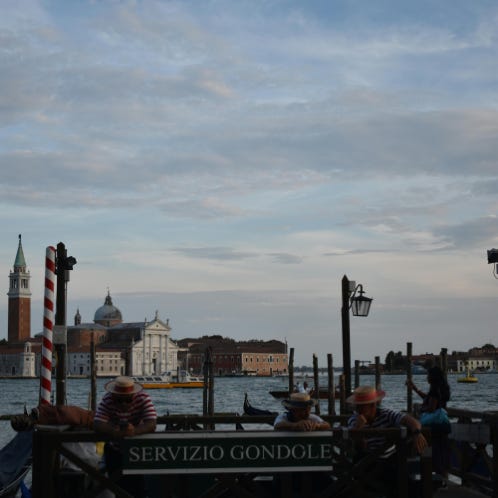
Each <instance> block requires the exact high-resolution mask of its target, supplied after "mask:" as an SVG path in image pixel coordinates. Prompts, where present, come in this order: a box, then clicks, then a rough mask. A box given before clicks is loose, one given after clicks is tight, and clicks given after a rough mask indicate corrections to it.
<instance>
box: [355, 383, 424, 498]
mask: <svg viewBox="0 0 498 498" xmlns="http://www.w3.org/2000/svg"><path fill="white" fill-rule="evenodd" d="M385 395H386V393H385V392H384V391H382V390H380V389H376V388H374V387H372V386H359V387H357V388H356V389H355V390H354V391H353V394H352V395H351V396H349V397H348V398H347V399H346V401H347V402H348V403H350V404H352V405H354V409H355V411H354V413H353V415H352V416H351V417H350V418H349V420H348V427H349V428H350V429H385V428H390V427H401V426H405V427H407V428H408V430H409V432H410V434H411V435H412V438H413V446H414V448H415V450H416V451H417V452H418V453H419V454H420V453H422V452H423V451H424V449H425V448H426V447H427V441H426V439H425V437H424V435H423V434H422V433H421V432H420V430H421V428H422V427H421V425H420V422H419V421H418V420H417V419H416V418H414V417H411V416H410V415H407V414H405V413H401V412H397V411H394V410H391V409H389V408H384V407H380V406H378V405H379V402H380V401H381V400H382V399H384V396H385ZM385 446H386V440H385V439H384V438H383V437H368V438H365V439H364V440H363V441H361V443H360V447H359V448H358V450H359V451H358V453H357V455H356V457H355V460H356V461H360V460H362V459H363V458H364V457H366V456H367V454H368V453H371V452H374V451H375V450H377V451H378V452H379V455H377V458H376V459H375V461H374V462H370V463H369V464H368V469H369V472H370V476H377V477H376V478H372V477H371V478H370V480H369V482H366V483H365V485H366V486H367V487H368V486H372V489H374V490H375V491H379V489H378V488H379V487H380V488H382V491H383V494H384V495H385V496H386V497H389V498H396V496H397V488H396V486H392V479H393V476H395V475H396V473H397V467H398V455H397V453H396V451H395V449H396V448H395V446H394V445H391V446H390V447H388V448H384V447H385ZM388 483H389V484H388Z"/></svg>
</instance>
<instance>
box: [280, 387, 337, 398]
mask: <svg viewBox="0 0 498 498" xmlns="http://www.w3.org/2000/svg"><path fill="white" fill-rule="evenodd" d="M270 394H271V395H272V396H273V397H274V398H278V399H283V398H288V397H289V391H270ZM310 396H311V397H312V398H314V397H315V393H314V392H313V391H311V392H310ZM339 396H340V392H339V391H338V390H337V389H336V391H335V397H336V398H339ZM318 398H319V399H329V390H328V389H325V388H322V389H320V391H319V393H318Z"/></svg>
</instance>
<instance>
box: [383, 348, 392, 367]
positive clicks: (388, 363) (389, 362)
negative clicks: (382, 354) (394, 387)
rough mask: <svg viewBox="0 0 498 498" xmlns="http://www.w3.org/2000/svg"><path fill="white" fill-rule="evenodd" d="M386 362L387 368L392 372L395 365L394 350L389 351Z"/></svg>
mask: <svg viewBox="0 0 498 498" xmlns="http://www.w3.org/2000/svg"><path fill="white" fill-rule="evenodd" d="M384 363H385V365H386V370H387V371H388V372H392V371H393V367H394V351H389V353H387V355H386V360H385V362H384Z"/></svg>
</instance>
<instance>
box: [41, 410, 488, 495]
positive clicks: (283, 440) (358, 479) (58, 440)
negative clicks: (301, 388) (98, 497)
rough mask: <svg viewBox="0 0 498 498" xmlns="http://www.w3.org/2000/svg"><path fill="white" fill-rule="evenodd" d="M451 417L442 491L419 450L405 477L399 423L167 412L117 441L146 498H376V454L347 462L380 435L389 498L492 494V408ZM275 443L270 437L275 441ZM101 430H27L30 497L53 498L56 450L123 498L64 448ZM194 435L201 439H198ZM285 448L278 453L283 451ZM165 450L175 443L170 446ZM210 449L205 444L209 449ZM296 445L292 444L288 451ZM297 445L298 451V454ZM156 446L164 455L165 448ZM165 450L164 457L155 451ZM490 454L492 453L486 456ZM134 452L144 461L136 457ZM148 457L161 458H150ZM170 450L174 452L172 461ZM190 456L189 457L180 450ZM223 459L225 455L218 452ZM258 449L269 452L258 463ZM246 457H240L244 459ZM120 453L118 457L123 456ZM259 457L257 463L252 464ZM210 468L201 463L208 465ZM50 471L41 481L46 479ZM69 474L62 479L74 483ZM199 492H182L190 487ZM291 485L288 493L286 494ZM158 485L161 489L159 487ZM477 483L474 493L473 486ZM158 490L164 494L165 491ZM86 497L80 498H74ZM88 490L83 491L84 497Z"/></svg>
mask: <svg viewBox="0 0 498 498" xmlns="http://www.w3.org/2000/svg"><path fill="white" fill-rule="evenodd" d="M456 412H457V413H453V414H452V413H451V410H450V415H451V416H452V417H453V419H454V420H456V422H455V423H454V427H455V434H454V439H453V440H452V444H453V445H454V446H455V447H456V449H457V450H458V453H456V457H457V459H456V460H453V464H452V467H451V469H450V473H451V476H452V479H453V481H455V480H456V479H459V480H460V481H461V482H463V485H460V484H456V483H455V482H450V483H449V484H448V487H447V488H442V489H438V490H433V480H432V472H431V458H430V454H429V456H427V455H426V456H425V457H424V458H422V459H421V460H420V464H419V467H418V468H419V469H420V474H419V476H418V477H417V478H416V481H413V480H412V479H413V474H412V472H413V469H412V470H409V469H408V461H409V459H410V458H412V459H413V455H411V452H410V450H411V444H410V442H409V439H408V437H409V435H408V434H407V433H406V430H404V429H382V430H373V429H365V430H360V431H350V430H348V429H346V428H345V427H344V417H343V416H327V415H324V416H323V417H324V418H326V419H327V420H329V421H330V422H331V423H332V424H333V429H332V430H331V431H323V432H316V433H296V432H292V433H290V432H289V433H286V432H275V431H272V430H258V431H252V430H250V429H249V427H251V426H253V425H254V424H259V425H260V424H262V423H271V422H272V421H273V417H272V416H267V415H261V416H238V415H233V414H232V415H230V414H223V415H212V416H200V415H176V416H167V417H160V418H159V420H158V425H159V426H161V425H162V424H164V425H165V427H168V428H170V430H166V431H164V432H161V431H159V430H158V431H157V432H156V433H154V434H149V435H146V436H136V437H134V438H128V439H127V445H125V446H126V447H127V448H128V450H127V451H128V457H125V461H126V462H128V463H129V465H128V466H127V467H126V465H127V464H125V467H126V468H125V472H126V473H131V474H133V473H140V474H145V475H151V476H152V478H153V479H155V481H156V482H157V480H159V482H160V483H161V484H160V485H159V486H158V489H160V490H161V491H160V492H159V493H160V494H157V495H154V494H152V495H151V496H153V497H154V498H156V497H158V498H192V497H196V498H201V497H206V498H207V497H209V498H216V497H224V498H225V497H231V496H234V497H235V496H244V497H246V498H266V497H268V498H278V497H281V498H288V496H291V495H292V494H294V496H298V497H299V498H318V497H320V498H327V497H328V496H330V497H332V496H333V497H334V498H335V497H341V496H342V497H344V498H346V497H350V498H362V497H367V496H369V497H370V496H382V495H379V494H378V495H375V494H373V495H372V494H371V491H370V490H368V489H367V486H368V485H370V484H371V483H372V482H373V480H374V479H375V478H374V477H372V476H371V475H370V474H369V473H368V472H369V470H370V464H371V463H375V461H376V459H378V457H379V455H372V460H371V462H369V463H368V462H367V463H364V464H362V465H360V466H357V465H356V464H355V463H354V461H353V460H352V459H351V451H352V450H353V446H354V442H355V440H357V439H358V438H362V437H365V436H366V435H368V436H372V435H382V436H383V437H387V438H388V440H389V444H392V443H394V444H395V445H396V447H397V454H398V474H397V475H396V474H394V475H393V476H392V482H393V483H394V484H393V486H396V489H397V495H396V496H397V498H412V496H413V494H411V493H410V491H413V489H415V486H416V487H417V488H416V489H417V490H418V491H417V494H416V496H417V497H419V498H430V497H436V498H444V497H451V498H483V497H495V498H497V497H498V493H497V490H498V487H497V486H496V479H495V476H496V475H497V473H496V472H493V469H497V468H498V464H497V462H498V452H493V451H491V452H490V453H489V455H488V453H486V452H484V451H483V450H484V449H485V448H491V449H493V448H494V441H495V436H494V434H498V431H495V430H494V428H495V427H496V424H495V417H496V415H494V414H491V415H490V414H482V413H475V412H468V411H463V410H456ZM219 424H223V426H224V427H226V426H227V425H228V426H229V425H233V427H234V428H235V429H233V430H223V431H218V430H205V428H206V427H209V428H214V427H216V426H217V425H219ZM276 438H279V439H278V442H275V441H276ZM101 440H102V435H99V434H96V433H94V432H92V431H74V430H69V431H48V430H43V429H39V430H37V431H35V436H34V448H33V458H34V462H33V497H34V498H42V497H43V498H55V497H56V496H60V492H59V491H60V486H61V482H62V480H63V479H64V474H63V472H62V473H61V469H59V466H58V463H57V462H58V461H59V459H58V455H62V456H64V457H65V458H66V459H68V460H69V461H71V462H72V463H73V464H75V465H76V466H77V467H79V468H80V469H81V473H84V474H86V475H87V479H90V480H93V481H95V482H98V483H99V485H100V486H101V489H102V488H107V489H110V490H111V491H112V492H114V493H115V494H116V496H118V497H122V498H127V497H128V496H129V495H128V494H127V493H126V491H125V490H122V489H120V488H119V487H118V486H117V485H116V483H115V482H113V481H112V480H110V479H109V478H108V477H107V476H106V475H105V474H103V473H102V472H101V471H99V470H98V469H95V468H94V467H92V466H89V465H88V464H85V462H84V461H82V460H81V458H80V456H79V455H78V454H75V453H74V452H72V451H71V450H68V449H67V443H74V442H86V443H94V442H96V441H101ZM203 441H204V443H203ZM279 445H282V446H281V449H282V454H279V455H273V454H270V453H265V452H268V451H274V450H269V449H268V448H275V447H279ZM284 446H285V448H287V449H283V448H284ZM191 447H195V448H204V450H199V449H196V450H195V451H200V452H201V453H199V454H203V455H204V457H205V458H207V459H208V460H209V459H210V460H211V462H207V461H204V462H203V461H198V462H193V461H189V462H185V461H184V462H177V461H174V462H173V460H174V459H176V458H177V457H176V456H177V455H179V454H180V453H182V452H183V453H182V454H184V455H188V454H189V451H190V450H188V448H191ZM175 448H182V450H181V451H178V450H177V449H175ZM213 448H214V449H213ZM293 448H298V450H293ZM303 448H306V451H305V452H303V451H304V450H303ZM293 451H295V454H294V456H296V455H297V459H298V460H299V461H297V462H296V461H286V459H285V458H283V457H282V455H285V454H286V453H289V454H292V452H293ZM165 452H166V453H165ZM165 454H166V455H167V456H168V455H169V457H168V458H164V455H165ZM493 454H496V455H497V458H494V457H493ZM137 455H142V456H144V458H145V460H146V461H142V458H141V457H140V458H138V457H137ZM151 455H162V457H161V458H162V459H161V462H157V461H155V460H154V458H151ZM173 455H175V457H174V458H173ZM190 455H191V457H192V458H190V460H195V458H194V457H193V456H192V454H191V453H190ZM227 455H229V456H230V458H226V457H227ZM262 455H270V457H268V459H267V460H266V461H264V458H262ZM246 457H247V458H246ZM126 458H128V460H126ZM262 462H263V463H262ZM476 464H479V465H480V466H481V467H482V466H484V467H485V468H486V469H487V473H482V472H481V473H477V472H476ZM210 465H211V467H210ZM316 471H319V472H320V475H322V476H325V478H326V479H327V476H329V477H330V479H329V483H327V482H326V483H325V487H324V488H323V489H321V490H320V491H317V490H316V489H315V481H314V480H313V478H312V477H310V476H313V475H316ZM47 476H51V479H47ZM74 477H75V474H74V472H73V473H72V475H71V478H73V479H74ZM201 481H202V486H201V487H202V489H201V491H199V489H197V490H196V492H195V493H193V492H192V489H193V488H195V486H197V487H198V486H199V484H198V483H200V482H201ZM296 483H298V484H297V485H298V490H297V491H296V487H295V486H296ZM165 489H169V490H171V491H170V492H167V493H166V492H165V491H164V490H165ZM477 489H479V490H480V491H477ZM165 493H166V494H165ZM84 496H87V495H84ZM88 496H90V495H88Z"/></svg>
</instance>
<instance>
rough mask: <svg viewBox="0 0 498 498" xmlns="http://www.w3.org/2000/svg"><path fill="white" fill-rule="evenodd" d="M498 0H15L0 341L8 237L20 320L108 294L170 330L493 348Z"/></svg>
mask: <svg viewBox="0 0 498 498" xmlns="http://www.w3.org/2000/svg"><path fill="white" fill-rule="evenodd" d="M497 61H498V4H497V3H496V2H495V1H494V0H473V1H472V2H469V1H468V0H441V1H437V2H435V1H433V0H430V1H429V0H418V1H417V2H413V1H399V0H392V1H371V0H356V1H355V0H350V1H346V0H345V1H335V0H323V1H312V0H310V1H302V0H299V1H297V0H296V1H279V0H237V1H233V0H213V1H210V0H204V1H178V2H175V1H118V0H115V1H111V0H109V1H98V2H97V1H83V0H81V1H68V0H60V1H56V0H54V1H52V0H45V1H35V0H18V1H17V2H4V3H2V16H1V17H0V88H1V92H0V167H1V175H0V202H1V209H0V217H1V224H2V238H1V244H0V269H1V274H3V276H4V290H5V294H4V299H3V300H0V337H6V336H7V296H6V293H7V291H8V275H9V272H10V271H11V269H12V266H13V263H14V258H15V254H16V250H17V243H18V234H19V233H21V234H22V243H23V248H24V254H25V257H26V261H27V264H28V267H29V270H30V272H31V290H32V294H33V295H32V333H33V334H34V333H37V332H39V331H41V330H42V319H43V310H42V304H43V285H44V281H43V275H44V266H43V265H44V257H45V249H46V247H47V246H49V245H54V246H55V245H56V244H57V243H58V242H60V241H62V242H64V243H65V244H66V247H67V249H68V253H69V254H70V255H72V256H74V257H76V259H77V260H78V263H77V265H76V266H75V267H74V270H73V271H72V272H71V281H70V282H69V284H68V324H72V323H73V316H74V314H75V313H76V310H77V308H79V310H80V313H81V315H82V319H83V321H84V322H92V321H93V315H94V312H95V310H96V309H97V308H98V307H99V306H101V305H102V304H103V302H104V299H105V296H106V294H107V290H108V289H109V290H110V293H111V296H112V298H113V301H114V304H115V305H116V306H117V307H118V308H119V309H120V310H121V312H122V314H123V319H124V320H125V321H140V320H142V319H144V318H146V319H152V318H153V317H154V314H155V312H156V310H157V311H158V313H159V317H160V318H162V319H164V320H166V319H168V318H169V320H170V325H171V327H172V337H173V338H174V339H180V338H184V337H198V336H201V335H204V334H221V335H222V336H226V337H232V338H235V339H263V340H269V339H280V340H287V342H288V344H289V346H290V347H293V348H295V358H296V364H297V365H300V364H309V365H311V363H312V354H313V353H314V352H316V353H317V354H318V357H319V364H320V366H326V354H327V353H332V354H333V355H334V363H335V365H342V346H341V322H340V307H341V294H340V289H341V278H342V277H343V275H345V274H346V275H347V276H348V277H349V278H350V279H351V280H355V281H356V282H357V283H361V284H363V287H364V290H365V292H366V295H368V296H369V297H373V298H374V301H373V305H372V309H371V312H370V316H369V317H367V318H356V317H352V318H351V348H352V359H353V360H354V359H359V360H372V361H373V359H374V357H375V356H377V355H379V356H381V359H382V361H383V360H384V358H385V354H386V352H388V351H390V350H394V351H405V350H406V343H407V342H412V343H413V351H414V353H424V352H426V351H430V352H436V353H437V352H439V351H440V349H441V348H442V347H447V348H448V350H449V351H450V352H451V351H453V350H467V349H468V348H470V347H472V346H481V345H483V344H485V343H486V342H493V343H495V344H497V345H498V327H497V318H498V306H497V298H498V280H496V279H495V278H494V276H493V272H492V270H493V265H488V264H487V257H486V251H487V250H488V249H491V248H493V247H498V218H497V215H498V196H497V194H498V68H497Z"/></svg>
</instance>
